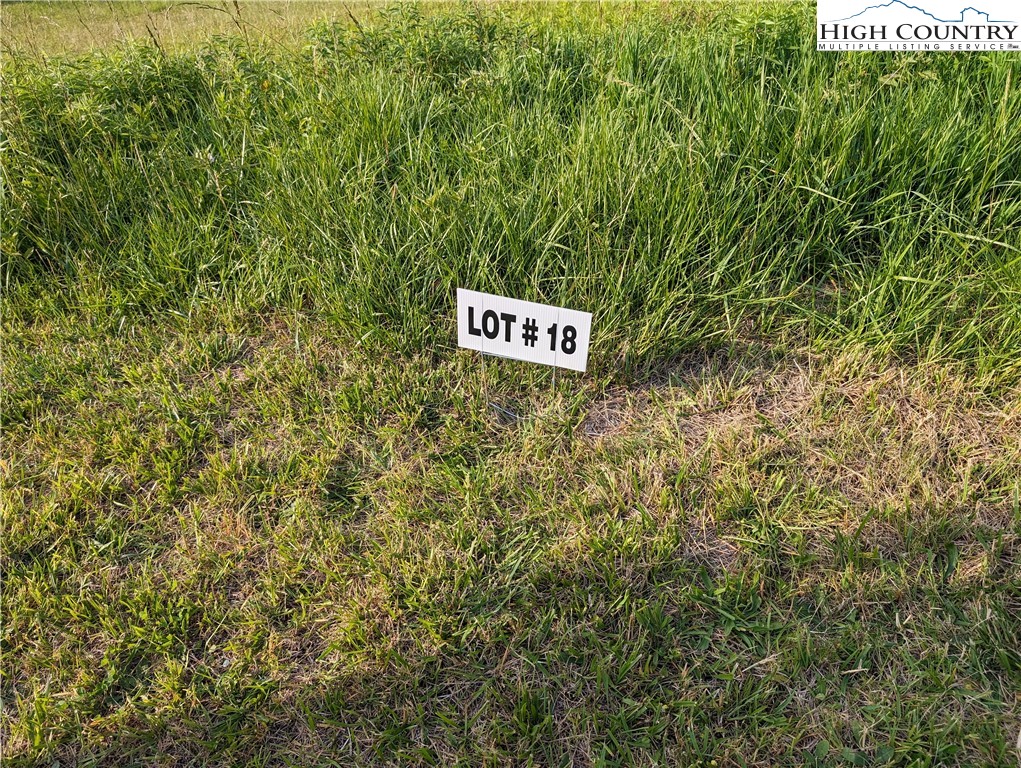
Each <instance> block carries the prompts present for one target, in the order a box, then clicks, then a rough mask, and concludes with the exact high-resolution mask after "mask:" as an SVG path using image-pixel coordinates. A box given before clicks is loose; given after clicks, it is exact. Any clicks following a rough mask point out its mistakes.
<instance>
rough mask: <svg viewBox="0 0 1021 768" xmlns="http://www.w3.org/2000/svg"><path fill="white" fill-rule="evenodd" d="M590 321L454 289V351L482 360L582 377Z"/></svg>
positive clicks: (560, 311) (554, 309)
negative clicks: (496, 358) (554, 369)
mask: <svg viewBox="0 0 1021 768" xmlns="http://www.w3.org/2000/svg"><path fill="white" fill-rule="evenodd" d="M591 330H592V315H591V314H590V313H588V312H577V311H575V310H573V309H564V308H563V307H551V306H549V305H547V304H536V303H535V302H531V301H520V300H518V299H508V298H506V297H504V296H494V295H492V294H490V293H479V292H477V291H467V290H465V289H463V288H458V289H457V345H458V346H459V347H465V348H467V349H475V350H478V351H479V352H482V353H483V354H486V355H497V356H499V357H509V358H512V359H514V360H525V361H527V362H530V363H541V364H542V365H555V366H557V367H560V368H570V369H571V370H572V371H584V370H585V366H586V364H587V363H588V342H589V332H590V331H591Z"/></svg>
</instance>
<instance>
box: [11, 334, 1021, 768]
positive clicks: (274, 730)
mask: <svg viewBox="0 0 1021 768" xmlns="http://www.w3.org/2000/svg"><path fill="white" fill-rule="evenodd" d="M7 338H8V345H7V346H8V353H7V354H6V355H5V381H6V382H7V392H8V394H7V401H6V402H7V403H8V406H7V408H6V409H5V417H6V419H7V421H6V422H5V427H4V431H5V440H4V462H5V465H4V484H3V515H4V519H3V526H4V532H5V533H4V538H3V563H4V572H5V578H4V587H3V589H4V596H3V597H4V599H3V603H4V614H5V620H4V645H3V652H4V663H3V668H4V669H5V670H6V672H5V676H4V693H3V695H4V700H5V702H7V704H6V706H5V709H4V730H5V733H6V736H5V747H4V748H5V759H6V761H7V762H9V763H10V764H12V765H15V764H28V763H33V762H36V761H39V760H44V759H45V760H54V759H58V760H61V761H62V762H63V761H67V762H71V763H78V764H83V763H88V762H90V761H98V762H99V763H107V762H110V761H119V760H123V759H125V758H127V757H130V759H132V760H137V761H141V762H161V761H162V762H163V763H170V764H189V763H202V762H207V761H210V760H212V761H229V762H238V761H245V762H248V763H250V764H265V765H270V764H280V763H286V762H288V761H291V762H294V761H298V762H309V761H311V762H315V763H318V764H331V763H344V764H360V765H375V764H398V763H400V764H404V763H414V764H448V765H449V764H464V765H477V764H509V763H517V762H525V761H527V760H529V759H534V760H536V761H538V762H542V763H544V764H553V765H568V764H573V765H587V764H592V765H596V764H602V765H625V764H649V763H650V762H657V761H658V762H660V763H681V764H697V763H698V761H699V760H701V761H704V762H705V763H706V764H708V762H709V761H711V760H716V761H717V764H720V765H742V764H749V765H777V764H790V765H794V764H804V763H806V762H807V763H810V764H817V765H845V764H875V763H881V764H891V765H906V764H937V763H938V764H945V765H946V764H949V765H1009V764H1010V763H1011V761H1012V760H1015V759H1016V753H1015V749H1014V741H1015V740H1016V737H1017V732H1018V728H1019V726H1021V702H1019V701H1018V698H1017V691H1018V689H1019V688H1018V686H1019V683H1021V658H1019V656H1018V651H1017V642H1016V639H1017V637H1018V635H1019V632H1021V626H1019V619H1018V600H1019V593H1018V583H1019V577H1021V571H1019V568H1021V560H1019V543H1021V510H1019V501H1018V494H1019V491H1021V487H1019V484H1018V477H1017V472H1016V469H1017V466H1018V464H1019V462H1021V455H1019V454H1021V402H1019V401H1018V400H1017V398H1016V397H1011V398H1006V399H1004V398H995V397H991V396H990V395H989V394H988V393H986V392H983V391H982V390H981V389H980V388H976V387H975V385H974V384H971V383H969V381H968V379H967V377H965V376H963V375H962V373H961V370H960V369H959V368H958V369H955V368H954V367H953V366H946V367H942V368H935V367H932V366H927V367H921V368H916V367H909V366H904V365H899V364H892V363H891V362H890V361H885V362H884V361H882V360H879V359H877V358H875V357H874V356H873V355H871V354H869V353H867V352H866V351H861V350H859V351H858V352H857V353H851V352H848V353H847V354H845V355H842V356H840V357H837V358H832V359H822V358H819V357H818V356H812V355H808V354H796V353H792V352H781V351H779V350H775V349H769V348H763V347H761V346H760V347H757V346H755V345H754V344H751V345H746V346H743V347H741V346H736V345H735V346H734V347H733V348H732V349H730V350H723V351H719V352H717V353H714V354H712V355H708V356H707V355H703V354H696V355H690V356H687V357H685V358H683V359H679V360H677V361H676V362H675V363H672V364H670V365H664V366H663V367H661V368H660V369H659V370H657V371H656V372H655V374H654V375H652V376H650V377H648V378H647V379H645V380H643V381H641V382H638V383H636V384H635V385H634V386H630V387H626V388H622V387H620V386H619V385H615V384H613V383H612V382H604V383H603V384H598V383H596V382H595V381H593V380H588V381H585V380H581V379H578V378H573V379H572V378H567V377H561V379H560V381H559V382H558V383H557V385H556V387H555V388H554V387H553V386H552V384H551V382H550V381H549V380H548V379H547V380H546V381H545V383H544V384H543V385H540V386H537V384H536V382H534V381H530V380H529V379H530V377H531V372H530V371H529V370H528V369H527V368H526V367H525V366H524V364H515V363H508V362H500V361H492V360H491V361H487V362H485V363H480V361H479V360H478V358H477V357H475V356H474V355H473V354H471V353H467V352H460V353H456V354H450V355H444V356H443V357H442V358H439V359H432V358H427V357H412V358H405V357H399V356H392V357H389V358H387V359H386V360H380V359H379V358H378V357H376V356H374V355H366V354H365V353H363V352H360V351H358V350H357V349H356V348H353V347H352V346H350V344H348V343H346V342H345V341H344V339H343V338H342V337H340V336H338V333H337V332H336V330H335V329H334V328H333V327H332V326H331V325H330V324H329V323H325V322H323V321H320V320H314V319H311V318H307V317H299V318H297V319H296V318H294V317H293V316H251V317H248V318H246V319H243V320H241V319H235V320H233V321H226V320H217V319H215V318H209V317H205V318H201V319H196V320H192V321H185V320H181V321H176V322H171V323H156V324H153V323H149V324H145V325H142V324H124V325H118V326H109V325H102V324H97V325H96V326H94V327H91V328H90V327H88V326H87V325H83V324H81V323H68V324H60V323H51V322H47V323H40V324H37V325H36V326H35V327H33V328H30V329H24V328H23V329H20V330H14V329H11V328H8V329H7ZM12 403H13V404H20V405H21V407H20V409H17V408H14V407H12V406H11V404H12ZM490 403H496V404H498V405H501V408H502V409H503V410H501V411H497V410H495V409H493V408H492V406H491V405H490Z"/></svg>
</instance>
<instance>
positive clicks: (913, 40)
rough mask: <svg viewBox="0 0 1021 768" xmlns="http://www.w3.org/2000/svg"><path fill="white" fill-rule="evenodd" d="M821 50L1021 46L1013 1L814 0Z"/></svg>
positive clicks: (1019, 15)
mask: <svg viewBox="0 0 1021 768" xmlns="http://www.w3.org/2000/svg"><path fill="white" fill-rule="evenodd" d="M816 38H817V41H818V44H817V48H818V50H820V51H1011V50H1014V51H1016V50H1021V8H1019V7H1018V3H1017V0H818V2H817V5H816Z"/></svg>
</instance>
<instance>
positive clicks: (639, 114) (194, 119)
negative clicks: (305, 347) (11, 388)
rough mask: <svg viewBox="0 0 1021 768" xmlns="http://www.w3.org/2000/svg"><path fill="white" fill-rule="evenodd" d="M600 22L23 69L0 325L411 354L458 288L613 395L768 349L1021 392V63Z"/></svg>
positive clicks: (377, 36) (799, 12) (685, 23)
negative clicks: (630, 385) (160, 323)
mask: <svg viewBox="0 0 1021 768" xmlns="http://www.w3.org/2000/svg"><path fill="white" fill-rule="evenodd" d="M606 14H607V15H606V16H605V17H604V18H602V19H600V18H599V16H598V15H597V13H596V9H595V8H594V7H593V6H580V7H574V8H567V9H566V10H564V11H563V13H561V14H559V15H558V14H545V15H544V18H543V19H542V20H540V19H539V15H538V14H535V15H534V16H532V17H530V16H529V15H528V14H527V13H518V12H513V11H512V12H511V13H510V15H507V14H504V13H501V12H499V11H496V10H492V9H485V8H481V7H479V6H468V5H466V6H452V7H450V8H449V9H447V10H445V11H441V12H439V13H430V14H423V13H421V12H420V11H419V10H418V9H416V8H415V7H414V6H411V7H407V6H405V7H401V8H398V9H395V10H392V11H387V12H384V13H382V14H381V15H380V17H379V19H378V20H376V21H374V22H372V23H371V24H369V23H365V24H362V25H361V26H360V27H356V26H353V25H352V26H339V25H325V24H323V25H319V26H317V27H315V28H313V29H311V30H310V31H309V33H308V37H307V45H306V46H305V47H304V48H303V49H302V50H299V51H295V50H283V49H279V48H270V47H266V46H264V45H260V44H256V43H253V42H251V41H250V40H246V39H245V38H244V37H241V36H238V37H235V38H223V39H216V40H214V41H212V42H211V43H210V44H209V45H208V46H207V47H205V48H204V49H203V50H201V51H199V52H195V53H193V54H180V55H171V56H168V55H165V54H164V53H163V52H161V51H160V50H158V49H156V48H153V47H148V48H147V47H134V48H130V49H122V50H119V51H116V52H110V53H105V54H101V55H94V56H91V57H87V58H78V59H73V60H69V59H64V60H45V61H40V60H30V59H22V60H14V61H11V62H9V63H8V66H7V67H6V72H5V75H4V78H5V83H4V88H3V96H2V100H3V124H4V157H5V160H4V163H3V184H4V198H5V199H4V216H3V224H2V248H3V262H4V264H3V288H4V292H5V304H6V312H7V316H8V317H9V318H11V317H14V318H22V319H25V320H30V319H32V318H35V317H39V316H42V315H48V314H61V313H67V312H71V313H74V312H81V311H86V312H89V313H93V314H94V315H97V316H106V317H110V318H114V319H116V318H119V317H123V316H125V315H131V314H132V313H147V314H149V313H160V312H176V313H185V312H189V311H193V310H194V309H195V308H196V307H202V306H213V305H215V306H217V307H225V308H231V309H242V310H251V309H261V308H265V307H286V308H293V309H302V310H304V311H315V312H317V313H320V314H321V315H323V316H326V317H330V318H333V320H334V321H335V323H336V327H337V328H338V329H340V330H342V331H343V332H344V333H347V334H349V335H350V338H352V339H357V340H360V342H361V343H366V344H370V343H371V344H379V345H382V346H384V347H387V348H391V349H397V350H400V351H403V352H413V351H418V350H427V349H434V348H442V347H444V346H450V345H452V344H453V340H454V324H453V319H452V315H453V296H454V290H455V288H456V287H457V286H466V287H470V288H474V289H479V290H485V291H492V292H498V293H503V294H509V295H513V296H517V297H521V298H525V299H532V300H539V301H547V302H552V303H557V304H563V305H567V306H570V307H574V308H577V309H582V310H590V311H592V312H594V313H595V315H596V318H595V331H594V333H595V335H594V347H593V364H594V365H595V366H597V367H598V368H601V369H603V370H609V369H611V368H612V367H614V366H618V365H620V364H621V363H624V364H625V367H627V368H630V367H632V366H638V365H645V364H649V363H651V362H653V361H655V360H658V359H661V358H662V357H663V356H669V355H671V354H673V353H676V352H679V351H682V350H684V349H686V348H689V347H691V346H694V345H704V344H714V343H719V342H722V341H726V340H727V339H730V338H733V337H735V336H738V335H752V336H768V337H771V338H784V337H790V338H797V339H800V340H804V339H806V338H813V339H816V340H817V341H818V342H819V343H823V344H841V343H843V342H845V341H847V340H854V341H864V342H866V343H868V344H871V345H873V346H875V347H876V348H878V349H880V350H883V351H891V352H895V353H899V354H905V355H909V356H917V357H922V358H926V357H929V356H950V357H953V358H957V359H960V360H963V361H966V362H968V363H969V364H972V365H974V366H975V367H976V370H977V371H978V372H979V373H981V374H995V375H996V376H997V377H1006V378H1007V379H1011V380H1013V379H1016V377H1017V375H1018V374H1019V373H1021V354H1019V352H1021V235H1019V233H1021V57H1019V56H1018V55H1017V54H1012V53H1007V54H1004V53H990V54H979V55H963V54H911V53H907V54H893V53H878V54H876V53H868V54H823V53H817V52H816V51H815V50H814V37H813V34H814V33H813V15H812V7H811V6H810V5H809V4H805V3H801V4H794V5H789V4H779V5H753V6H708V5H698V4H690V5H678V6H671V7H669V8H668V9H667V10H665V11H664V10H662V9H659V8H653V7H638V8H633V7H631V6H627V7H621V6H616V7H612V8H610V9H609V10H607V11H606ZM611 17H612V18H611Z"/></svg>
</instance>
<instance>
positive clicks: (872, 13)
mask: <svg viewBox="0 0 1021 768" xmlns="http://www.w3.org/2000/svg"><path fill="white" fill-rule="evenodd" d="M905 11H908V12H911V11H914V12H915V13H917V14H922V15H924V16H925V17H927V18H928V19H931V20H932V21H938V22H939V23H940V24H965V23H969V24H1010V23H1012V22H1011V21H1009V20H1007V19H990V18H989V14H988V13H987V12H986V11H980V10H978V8H973V7H971V6H969V7H967V8H962V9H961V16H960V18H957V19H941V18H939V17H938V16H936V15H935V14H932V13H929V12H928V11H927V10H925V9H924V8H919V7H918V6H917V5H909V4H908V3H905V2H904V1H903V0H890V2H888V3H883V4H882V5H870V6H868V7H867V8H863V9H862V10H860V11H858V13H856V14H854V15H853V16H847V17H845V18H843V19H833V21H834V22H836V21H851V19H857V18H858V17H859V16H864V15H865V14H866V13H867V14H869V18H870V20H872V21H876V20H878V21H882V17H883V16H886V15H890V14H893V13H896V14H897V18H898V19H903V18H904V16H903V14H904V12H905ZM877 16H878V17H879V18H878V19H876V18H875V17H877Z"/></svg>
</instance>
